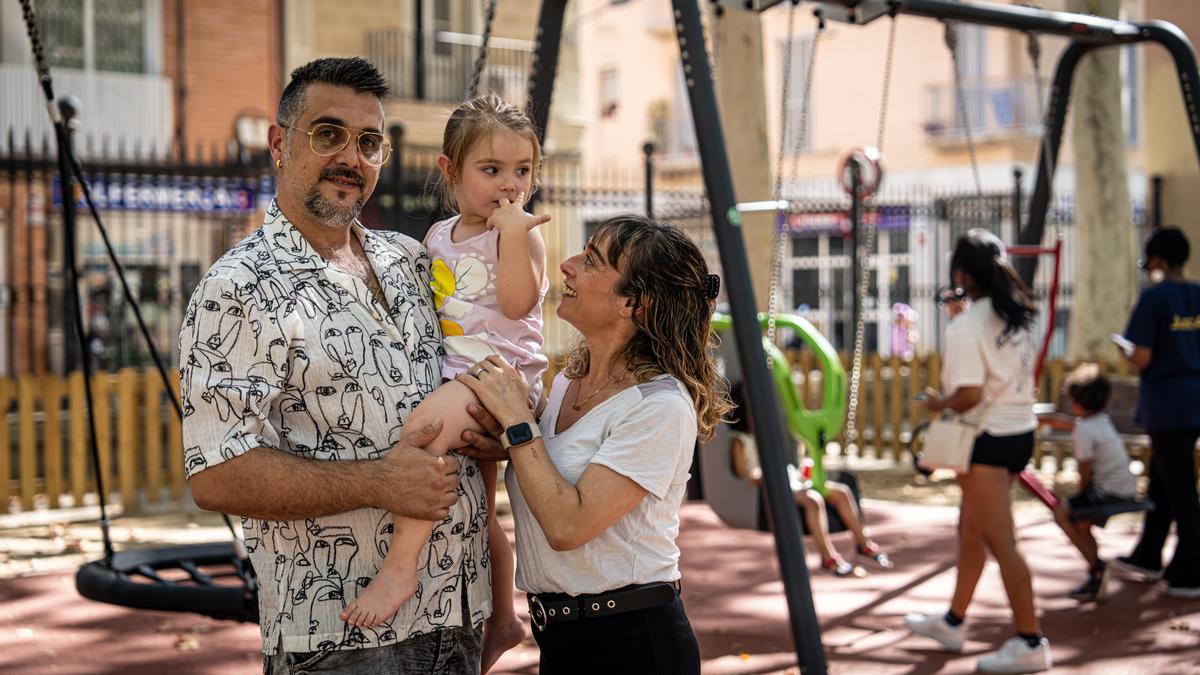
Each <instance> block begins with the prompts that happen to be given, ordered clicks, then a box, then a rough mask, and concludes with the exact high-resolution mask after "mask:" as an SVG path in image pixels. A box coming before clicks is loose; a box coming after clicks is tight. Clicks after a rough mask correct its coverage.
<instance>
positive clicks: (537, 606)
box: [529, 595, 548, 631]
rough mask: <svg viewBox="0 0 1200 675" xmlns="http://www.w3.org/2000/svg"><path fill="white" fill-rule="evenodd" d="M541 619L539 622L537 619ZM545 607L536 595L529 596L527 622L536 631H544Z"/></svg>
mask: <svg viewBox="0 0 1200 675" xmlns="http://www.w3.org/2000/svg"><path fill="white" fill-rule="evenodd" d="M539 616H540V617H541V620H539V619H538V617H539ZM547 618H548V617H547V615H546V607H545V605H543V604H542V600H541V598H539V597H538V596H536V595H531V596H530V598H529V622H530V623H532V624H533V627H534V628H535V629H537V630H538V631H544V630H546V619H547Z"/></svg>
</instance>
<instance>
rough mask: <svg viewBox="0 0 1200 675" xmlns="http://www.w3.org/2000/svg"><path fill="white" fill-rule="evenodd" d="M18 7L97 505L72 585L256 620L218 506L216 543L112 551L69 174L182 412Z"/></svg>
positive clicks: (248, 573)
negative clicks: (52, 146)
mask: <svg viewBox="0 0 1200 675" xmlns="http://www.w3.org/2000/svg"><path fill="white" fill-rule="evenodd" d="M21 10H22V15H23V17H24V20H25V27H26V31H27V32H28V35H29V43H30V47H31V49H32V50H33V58H34V63H35V66H36V69H37V75H38V83H39V84H40V85H41V89H42V93H43V95H44V96H45V99H46V110H47V112H48V113H49V115H50V120H51V122H52V123H53V125H54V135H55V141H56V143H57V149H58V171H59V175H60V179H61V182H62V191H63V235H64V236H63V242H64V245H65V246H66V248H67V251H68V254H69V256H70V257H69V263H68V265H67V287H68V293H69V295H68V301H69V302H70V304H71V307H72V315H73V316H72V318H73V320H74V324H75V334H76V336H77V338H78V340H79V347H80V354H82V355H83V359H82V361H83V380H84V391H85V392H86V396H87V413H88V432H89V433H88V437H89V448H90V456H91V463H92V468H93V473H94V474H95V478H96V493H97V495H98V496H99V505H100V533H101V537H102V538H103V540H104V557H103V558H102V559H100V560H96V561H94V562H90V563H87V564H85V565H84V566H83V567H81V568H80V569H79V571H78V572H77V573H76V575H75V588H76V589H77V590H78V591H79V594H80V595H82V596H83V597H85V598H88V599H91V600H97V601H99V602H106V603H109V604H114V605H121V606H125V607H133V608H136V609H156V610H163V611H173V612H194V613H197V614H203V615H206V616H211V617H214V618H218V619H232V620H236V621H248V622H257V621H258V600H257V593H258V591H257V589H258V585H257V579H256V578H255V576H254V570H253V568H251V566H250V561H249V557H248V556H247V554H246V549H245V546H244V545H243V543H242V541H241V538H240V537H239V536H238V534H237V531H236V530H235V528H234V527H233V521H231V520H230V518H229V516H227V515H224V514H222V518H224V520H225V525H226V526H227V527H228V528H229V531H230V533H231V534H232V535H233V541H232V542H230V543H222V544H200V545H192V546H178V547H173V548H163V549H150V550H138V551H122V552H114V551H113V545H112V536H111V533H110V532H109V527H108V525H109V523H108V511H107V509H106V503H105V502H106V499H105V494H106V493H105V489H104V474H103V472H102V471H101V470H100V452H99V449H98V447H97V444H96V413H95V407H94V403H93V400H92V364H91V360H90V359H89V358H88V356H87V354H88V349H87V335H86V332H85V327H84V324H83V313H82V309H81V307H80V301H79V266H78V261H77V251H76V246H75V234H76V230H75V225H76V218H75V182H76V181H78V184H79V187H80V188H81V190H82V193H83V197H84V200H85V201H86V202H87V205H88V210H89V211H90V213H91V216H92V218H93V219H94V220H95V222H96V229H97V230H98V231H99V233H100V237H101V239H102V240H103V241H104V246H105V249H106V250H107V252H108V257H109V260H110V261H111V262H112V264H113V268H114V269H115V270H116V272H117V277H118V278H119V279H120V282H121V289H122V290H123V291H124V294H125V302H126V304H127V305H128V306H129V307H130V308H132V309H133V314H134V317H135V318H136V319H137V323H138V328H139V329H140V331H141V333H142V337H143V338H144V339H145V341H146V346H147V347H148V349H149V351H150V354H151V357H152V358H153V359H154V364H155V366H157V368H158V373H159V376H160V377H161V378H162V381H163V386H164V388H165V389H166V391H167V392H168V393H169V394H170V397H171V404H172V405H173V407H174V409H175V414H176V415H178V416H179V417H180V418H182V417H183V412H182V408H181V406H180V404H179V398H178V396H177V395H176V393H175V390H174V388H173V387H172V386H171V383H170V380H169V379H168V377H167V370H166V366H165V365H164V364H163V359H162V358H161V357H160V356H159V353H158V350H157V349H156V348H155V345H154V340H153V339H152V338H151V336H150V331H149V329H148V328H147V327H146V322H145V320H144V319H143V318H142V313H141V309H140V307H139V306H138V302H137V298H136V297H134V295H133V292H132V291H131V290H130V288H129V283H128V282H127V281H126V279H125V270H124V268H123V267H122V266H121V262H120V260H118V258H117V255H116V252H115V251H114V250H113V247H112V242H111V241H110V240H109V238H108V231H107V230H106V229H105V227H104V223H103V220H102V219H101V218H100V212H99V211H98V210H97V208H96V205H95V203H94V202H93V200H92V193H91V189H90V187H89V185H88V180H87V176H85V175H84V172H83V167H82V165H81V164H80V163H79V159H78V158H77V157H76V156H75V152H74V149H73V147H72V136H71V134H72V130H73V126H74V123H75V122H74V119H73V118H74V116H75V115H76V113H77V112H78V110H77V107H78V104H77V103H76V102H75V101H73V100H72V99H71V98H70V97H64V98H63V99H61V100H60V101H58V102H57V103H56V102H55V100H54V88H53V83H52V80H51V78H50V68H49V66H48V65H47V64H46V60H45V56H44V54H43V49H42V43H41V37H40V35H39V32H38V27H37V17H36V16H35V14H34V11H33V4H32V0H21Z"/></svg>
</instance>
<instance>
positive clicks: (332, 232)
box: [180, 58, 491, 673]
mask: <svg viewBox="0 0 1200 675" xmlns="http://www.w3.org/2000/svg"><path fill="white" fill-rule="evenodd" d="M387 93H388V88H387V84H386V82H385V81H384V79H383V77H382V76H381V75H380V74H379V72H378V71H377V70H376V69H375V67H374V66H372V65H371V64H370V63H368V62H366V61H364V60H362V59H358V58H349V59H343V58H328V59H319V60H317V61H313V62H312V63H309V64H307V65H304V66H301V67H300V68H297V69H296V70H295V71H293V72H292V80H291V83H290V84H288V86H287V87H286V88H285V89H284V92H283V95H282V97H281V99H280V102H279V113H278V122H277V123H276V124H275V125H273V126H272V127H271V130H270V149H271V156H272V158H273V159H274V160H275V166H276V169H277V174H278V177H277V189H276V196H275V199H274V201H273V202H272V203H271V205H270V207H269V208H268V209H267V212H266V219H265V221H264V223H263V225H262V227H261V228H259V229H258V230H256V231H255V232H254V233H253V234H251V235H250V236H249V237H248V238H247V239H246V240H244V241H242V242H241V243H239V244H238V245H237V246H235V247H234V248H233V249H232V250H230V251H229V252H228V253H227V254H226V255H225V256H224V257H222V258H221V259H220V260H218V261H217V263H216V264H215V265H214V266H213V267H212V269H211V270H210V271H209V273H208V274H207V275H205V277H204V279H202V280H201V282H200V285H199V286H198V287H197V289H196V291H195V294H194V295H193V296H192V300H191V303H190V304H189V306H188V310H187V313H186V315H185V319H184V326H183V329H182V331H181V334H180V354H181V357H180V362H181V364H182V366H181V375H182V394H183V401H184V419H183V436H184V448H185V453H186V454H187V456H188V458H189V461H188V465H187V466H188V474H189V483H190V486H191V489H192V496H193V497H194V498H195V500H196V503H197V504H198V505H200V506H201V507H202V508H205V509H210V510H215V511H223V512H226V513H232V514H237V515H240V516H242V530H243V532H244V533H245V537H246V545H247V549H248V551H249V554H250V560H251V562H252V563H253V566H254V569H255V570H256V572H257V574H258V579H259V584H260V586H259V593H258V601H259V610H260V617H261V618H260V622H261V625H262V636H263V652H264V654H265V659H266V662H265V668H264V670H265V672H267V673H284V672H292V671H293V670H294V669H298V670H309V669H319V670H322V671H323V672H324V671H329V672H338V671H345V672H349V671H354V672H410V671H420V672H432V671H433V670H435V669H436V670H437V671H438V672H454V673H456V672H478V671H479V649H480V637H481V631H480V628H479V626H480V625H481V623H482V621H483V620H484V618H485V617H486V615H487V613H488V611H489V607H490V603H491V599H490V598H491V595H490V588H489V583H490V581H489V571H488V569H487V557H486V554H485V546H486V540H485V539H484V537H485V536H486V532H487V523H486V518H487V505H486V501H485V491H484V486H483V480H482V478H481V476H480V473H479V471H478V470H477V469H476V467H475V464H474V460H472V459H469V458H459V459H455V458H454V457H453V456H447V457H436V458H435V457H433V456H431V455H428V454H427V453H425V452H424V451H423V450H422V449H421V448H422V447H423V446H424V445H425V444H426V443H428V442H429V441H430V440H432V439H433V438H434V437H435V436H436V435H437V432H438V431H439V430H440V428H439V427H440V425H436V426H431V427H428V428H423V429H415V430H414V429H406V428H405V427H404V421H405V418H406V417H407V415H408V413H409V412H411V411H412V410H413V409H415V408H416V407H417V404H418V403H419V402H420V401H421V399H422V398H423V397H424V396H425V395H426V394H428V393H429V392H431V391H432V390H433V389H434V388H435V387H437V386H438V385H439V384H440V382H441V380H440V377H441V375H440V373H441V364H440V361H441V357H442V355H443V351H442V347H441V334H440V330H439V327H438V318H437V314H436V312H435V311H434V307H433V304H432V298H431V297H430V292H429V285H428V280H429V278H430V272H429V268H430V260H429V257H428V255H427V254H426V252H425V250H424V249H423V248H422V247H421V245H420V244H419V243H418V242H416V241H414V240H412V239H410V238H408V237H405V236H403V235H401V234H398V233H394V232H383V231H378V230H368V229H365V228H364V227H363V226H362V225H361V224H360V223H359V222H358V214H359V212H360V210H361V209H362V206H363V204H364V203H365V202H366V200H367V199H368V198H369V197H370V196H371V192H372V191H373V190H374V188H375V184H376V182H377V181H378V179H379V171H380V166H381V165H383V163H384V162H385V161H387V159H388V155H389V153H390V151H391V148H390V147H389V145H388V143H387V140H386V138H385V137H384V135H383V128H384V127H383V106H382V103H381V101H382V99H383V97H384V96H386V95H387ZM481 442H483V441H481ZM392 513H400V514H403V515H406V516H410V517H414V518H425V519H429V520H435V521H437V523H438V524H437V526H436V527H435V528H434V530H433V536H432V538H431V541H432V542H435V544H436V545H434V546H431V547H430V549H432V550H435V551H436V554H434V555H430V554H429V553H428V551H427V552H426V553H425V554H424V556H425V557H424V558H423V559H422V561H421V568H420V569H421V572H420V577H419V579H418V583H419V590H418V591H417V593H416V595H415V596H414V597H413V598H412V599H411V600H409V602H407V603H406V604H405V605H404V606H403V607H401V608H400V610H399V612H398V613H397V614H396V615H395V616H394V617H392V618H391V619H390V620H389V621H387V622H385V623H383V624H381V625H380V626H377V627H375V628H358V627H354V626H349V625H347V624H346V623H345V622H344V621H342V620H341V619H340V618H339V617H338V615H339V613H340V612H341V611H342V609H344V608H345V606H346V605H348V604H349V603H350V602H351V601H352V600H353V599H354V597H355V596H356V595H357V593H358V591H359V590H361V589H362V588H365V587H366V586H367V584H368V583H369V582H370V580H371V577H372V576H373V575H374V574H375V572H376V571H377V569H378V567H379V565H380V562H381V561H382V560H383V556H384V554H385V553H386V550H387V545H388V542H389V541H390V539H391V530H392V515H391V514H392Z"/></svg>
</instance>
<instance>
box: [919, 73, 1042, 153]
mask: <svg viewBox="0 0 1200 675" xmlns="http://www.w3.org/2000/svg"><path fill="white" fill-rule="evenodd" d="M962 90H963V104H962V105H961V106H960V104H959V101H958V97H957V96H956V94H955V92H954V85H953V84H943V85H936V86H932V87H928V88H927V89H926V90H925V102H924V103H925V110H924V128H925V134H926V135H927V136H928V137H929V138H931V139H933V140H937V141H958V140H961V139H962V138H963V137H964V135H965V131H966V125H967V122H968V120H969V122H970V125H971V127H970V128H971V138H972V139H973V140H987V139H995V138H1012V137H1031V136H1033V137H1036V136H1039V135H1040V134H1041V133H1042V120H1041V116H1040V115H1039V112H1038V110H1039V107H1038V98H1037V88H1036V83H1035V82H1034V80H1033V78H1028V79H1020V80H1011V79H1009V80H967V81H965V82H963V86H962ZM1042 100H1043V101H1045V94H1044V93H1043V95H1042ZM962 107H965V108H966V117H965V119H964V116H963V113H962Z"/></svg>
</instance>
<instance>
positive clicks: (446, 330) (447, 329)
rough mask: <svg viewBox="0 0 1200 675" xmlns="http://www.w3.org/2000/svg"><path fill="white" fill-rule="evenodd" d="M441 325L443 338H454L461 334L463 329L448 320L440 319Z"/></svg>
mask: <svg viewBox="0 0 1200 675" xmlns="http://www.w3.org/2000/svg"><path fill="white" fill-rule="evenodd" d="M441 324H442V337H443V338H448V337H454V336H456V335H462V334H463V327H462V326H460V325H458V324H457V323H455V322H453V321H451V320H449V319H442V320H441Z"/></svg>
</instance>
